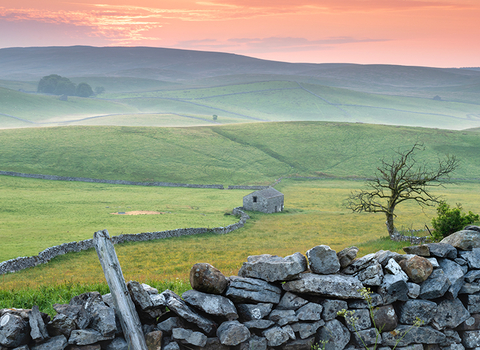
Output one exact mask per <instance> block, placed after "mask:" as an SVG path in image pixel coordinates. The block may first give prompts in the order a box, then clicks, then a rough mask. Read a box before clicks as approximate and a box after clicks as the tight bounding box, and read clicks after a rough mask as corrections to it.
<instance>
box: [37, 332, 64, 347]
mask: <svg viewBox="0 0 480 350" xmlns="http://www.w3.org/2000/svg"><path fill="white" fill-rule="evenodd" d="M66 347H67V338H65V336H63V335H58V336H56V337H53V338H50V339H49V340H47V341H46V342H45V343H43V344H40V345H37V346H34V347H32V350H63V349H65V348H66Z"/></svg>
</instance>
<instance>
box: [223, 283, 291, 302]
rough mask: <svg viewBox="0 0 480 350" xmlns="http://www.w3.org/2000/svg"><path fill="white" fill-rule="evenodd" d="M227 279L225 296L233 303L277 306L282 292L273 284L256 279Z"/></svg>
mask: <svg viewBox="0 0 480 350" xmlns="http://www.w3.org/2000/svg"><path fill="white" fill-rule="evenodd" d="M229 279H230V285H229V286H228V288H227V290H226V292H225V296H226V297H228V298H230V299H231V300H233V301H234V302H255V303H274V304H278V302H279V301H280V297H281V294H282V290H281V289H280V288H279V287H277V286H274V285H273V284H270V283H268V282H266V281H263V280H259V279H256V278H245V277H237V276H231V277H230V278H229ZM287 283H288V282H287Z"/></svg>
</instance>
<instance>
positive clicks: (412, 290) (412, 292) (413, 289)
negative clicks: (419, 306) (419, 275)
mask: <svg viewBox="0 0 480 350" xmlns="http://www.w3.org/2000/svg"><path fill="white" fill-rule="evenodd" d="M407 287H408V297H409V298H412V299H417V298H418V296H419V295H420V285H419V284H416V283H413V282H407Z"/></svg>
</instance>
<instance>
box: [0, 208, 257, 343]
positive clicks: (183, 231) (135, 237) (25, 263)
mask: <svg viewBox="0 0 480 350" xmlns="http://www.w3.org/2000/svg"><path fill="white" fill-rule="evenodd" d="M232 214H233V215H238V216H240V219H239V221H238V222H236V223H235V224H231V225H228V226H225V227H214V228H206V227H200V228H179V229H175V230H167V231H156V232H143V233H136V234H122V235H119V236H114V237H112V241H113V243H114V244H118V243H125V242H142V241H150V240H154V239H162V238H170V237H180V236H189V235H198V234H202V233H207V232H213V233H216V234H225V233H229V232H232V231H234V230H236V229H238V228H240V227H243V225H244V224H245V222H246V221H247V220H248V219H249V218H250V217H249V216H248V215H247V214H245V213H244V212H243V211H242V210H241V207H237V208H234V209H233V210H232ZM93 247H94V246H93V239H86V240H83V241H79V242H69V243H63V244H60V245H57V246H53V247H49V248H47V249H45V250H43V251H41V252H40V253H39V254H38V255H34V256H25V257H19V258H15V259H10V260H6V261H3V262H1V263H0V275H3V274H5V273H9V272H17V271H21V270H24V269H28V268H29V267H34V266H37V265H40V264H45V263H47V262H49V261H50V260H52V259H53V258H55V257H57V256H59V255H63V254H66V253H72V252H79V251H82V250H87V249H90V248H93ZM0 350H1V349H0Z"/></svg>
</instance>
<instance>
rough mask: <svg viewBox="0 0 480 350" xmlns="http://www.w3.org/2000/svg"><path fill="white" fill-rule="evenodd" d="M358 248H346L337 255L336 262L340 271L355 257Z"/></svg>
mask: <svg viewBox="0 0 480 350" xmlns="http://www.w3.org/2000/svg"><path fill="white" fill-rule="evenodd" d="M357 254H358V248H357V247H348V248H345V249H343V250H341V251H339V252H338V253H337V258H338V262H339V263H340V267H341V268H342V269H344V268H346V267H347V266H348V265H350V263H351V262H352V261H353V260H354V259H355V258H356V257H357Z"/></svg>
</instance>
